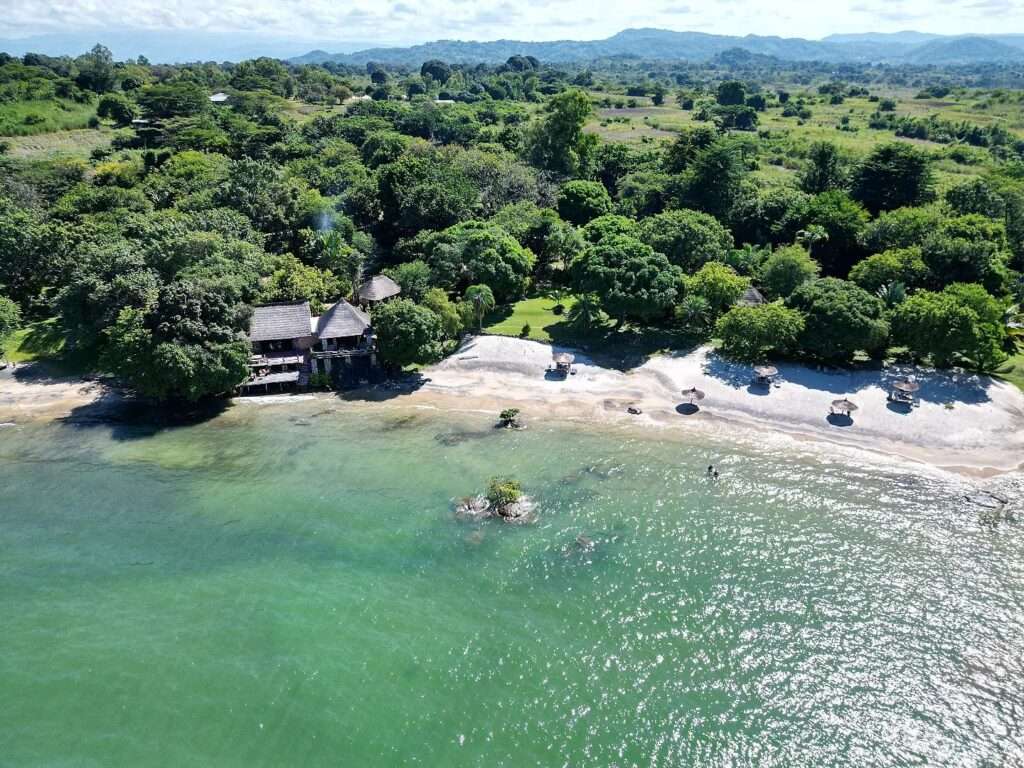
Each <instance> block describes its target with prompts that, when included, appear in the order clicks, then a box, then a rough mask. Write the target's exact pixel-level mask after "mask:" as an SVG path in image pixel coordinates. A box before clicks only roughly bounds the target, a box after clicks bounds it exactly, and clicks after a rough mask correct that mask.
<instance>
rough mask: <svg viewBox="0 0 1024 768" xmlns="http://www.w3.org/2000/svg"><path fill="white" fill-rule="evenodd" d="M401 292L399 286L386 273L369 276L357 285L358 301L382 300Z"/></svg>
mask: <svg viewBox="0 0 1024 768" xmlns="http://www.w3.org/2000/svg"><path fill="white" fill-rule="evenodd" d="M401 292H402V288H401V286H400V285H399V284H398V283H396V282H395V281H394V280H392V279H391V278H390V277H388V276H387V275H376V276H374V277H371V278H370V279H369V280H367V281H366V282H365V283H363V284H362V285H361V286H360V287H359V300H360V301H383V300H384V299H390V298H391V297H392V296H397V295H398V294H400V293H401Z"/></svg>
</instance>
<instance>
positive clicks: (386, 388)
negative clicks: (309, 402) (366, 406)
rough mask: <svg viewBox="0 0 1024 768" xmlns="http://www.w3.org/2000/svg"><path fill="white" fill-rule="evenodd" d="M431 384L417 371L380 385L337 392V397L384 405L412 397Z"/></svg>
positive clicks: (427, 378) (428, 379)
mask: <svg viewBox="0 0 1024 768" xmlns="http://www.w3.org/2000/svg"><path fill="white" fill-rule="evenodd" d="M429 383H430V378H429V377H427V376H424V375H423V374H422V373H420V372H419V371H416V372H415V373H407V374H403V375H402V376H401V377H399V378H395V379H388V380H386V381H382V382H380V383H379V384H373V385H368V386H363V387H355V388H352V389H342V390H338V391H336V392H335V395H336V396H337V398H338V399H339V400H351V401H356V402H367V403H384V402H387V401H389V400H395V399H397V398H399V397H402V396H403V395H411V394H412V393H413V392H417V391H418V390H420V389H421V388H422V387H423V386H425V385H426V384H429Z"/></svg>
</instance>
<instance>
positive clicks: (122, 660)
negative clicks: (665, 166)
mask: <svg viewBox="0 0 1024 768" xmlns="http://www.w3.org/2000/svg"><path fill="white" fill-rule="evenodd" d="M453 418H456V417H451V416H442V415H439V414H431V413H424V412H412V411H404V410H400V409H394V408H392V409H390V410H389V409H386V408H363V409H356V410H355V411H353V409H352V408H351V407H349V406H339V405H335V404H327V403H325V402H323V401H320V402H316V403H306V404H301V405H293V406H288V407H280V406H277V407H273V408H261V407H256V406H240V407H236V408H234V409H233V410H232V411H231V412H229V413H228V414H227V415H225V416H222V417H220V418H217V419H215V420H213V421H210V422H207V423H205V424H202V425H198V426H190V427H182V428H177V429H166V430H155V429H147V428H144V427H137V426H136V427H125V426H118V427H111V426H103V425H96V426H71V425H50V426H26V427H13V428H6V429H2V430H0V488H2V499H0V605H2V606H3V627H2V632H0V690H2V692H3V700H2V705H0V764H2V765H5V766H6V765H12V766H22V765H61V766H63V765H75V766H100V765H102V766H111V765H126V766H127V765H131V766H149V765H166V766H179V765H217V766H281V765H317V766H318V765H331V766H406V765H413V766H414V765H420V766H634V765H636V766H691V765H693V766H901V765H908V766H909V765H915V766H916V765H936V766H1008V765H1020V764H1022V761H1024V737H1022V725H1024V662H1022V653H1024V651H1022V649H1024V530H1022V526H1024V524H1022V523H1021V522H1020V521H1018V522H1012V521H1011V522H1003V523H1001V524H999V525H996V526H992V525H989V524H986V523H984V522H983V521H982V520H980V519H979V515H978V511H977V508H975V507H972V506H971V505H969V504H967V503H965V502H964V501H963V498H962V497H963V494H964V493H965V492H967V490H968V487H969V484H968V483H966V482H965V481H962V480H958V479H956V478H954V477H951V476H943V475H920V474H915V473H913V472H912V471H909V470H908V469H907V467H906V466H903V465H895V464H892V465H890V466H886V465H884V464H871V463H863V462H858V461H856V460H854V459H853V458H852V457H851V456H849V455H847V456H835V455H834V454H833V455H832V456H831V458H825V457H824V456H815V453H816V452H819V453H820V452H829V453H832V452H833V450H834V449H830V448H828V449H826V448H822V447H820V446H807V448H806V455H805V454H802V453H801V454H797V453H794V452H793V451H792V450H790V451H787V452H782V451H780V450H779V449H778V447H775V448H773V449H767V448H765V449H758V450H755V449H753V448H749V447H740V446H738V445H736V444H731V443H729V442H726V441H725V440H724V439H723V440H720V441H719V440H715V439H712V438H706V437H702V438H696V437H694V436H692V435H689V436H687V435H679V436H669V435H666V434H659V433H657V432H655V433H642V432H640V433H636V434H633V433H629V432H624V431H606V432H603V433H602V432H599V431H594V430H585V429H582V428H577V427H571V426H555V425H537V424H534V425H532V426H531V428H530V429H528V430H526V431H523V432H506V431H498V430H493V429H491V428H490V423H489V421H488V420H487V419H485V418H483V417H480V418H476V417H471V416H461V417H457V419H458V420H457V421H455V422H453V421H452V419H453ZM709 463H714V464H716V465H717V466H718V467H719V468H720V469H721V471H722V474H723V477H722V480H721V481H720V482H719V483H717V484H715V483H711V482H709V481H707V480H706V479H705V477H704V471H705V468H706V467H707V465H708V464H709ZM499 472H501V473H506V474H510V475H513V476H515V477H517V478H518V479H520V480H521V481H522V483H523V485H524V487H525V488H526V490H527V491H528V492H529V493H530V494H531V495H532V496H533V497H534V498H535V499H536V502H537V505H538V510H539V521H538V523H537V524H535V525H532V526H512V525H506V524H502V523H497V522H493V521H489V522H482V523H468V522H465V521H458V520H456V519H455V518H454V515H453V514H452V511H451V500H452V498H453V497H457V496H462V495H466V494H469V493H471V492H475V491H477V490H479V489H481V488H482V487H483V486H484V485H485V484H486V481H487V479H488V477H490V476H491V475H493V474H496V473H499ZM1002 483H1003V485H1004V486H1006V487H1007V488H1008V489H1009V490H1011V491H1013V492H1017V493H1020V492H1021V491H1022V488H1021V487H1020V484H1019V480H1018V481H1015V480H1004V481H1002ZM581 534H583V535H586V536H587V537H589V538H591V539H592V540H593V541H594V542H595V547H594V549H593V550H592V551H584V550H582V549H581V548H580V547H579V546H578V544H577V543H576V539H577V537H578V536H579V535H581Z"/></svg>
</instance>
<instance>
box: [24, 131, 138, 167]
mask: <svg viewBox="0 0 1024 768" xmlns="http://www.w3.org/2000/svg"><path fill="white" fill-rule="evenodd" d="M123 132H124V131H123V130H121V131H118V130H114V129H113V128H109V127H107V126H103V127H100V128H79V129H73V130H70V131H54V132H53V133H40V134H34V135H32V136H16V137H11V138H9V139H4V141H5V142H6V143H7V144H8V145H9V147H10V148H9V149H8V151H7V156H8V157H11V158H14V159H16V160H45V159H48V158H53V157H61V156H63V157H77V158H81V159H82V160H87V159H89V156H90V155H91V154H92V152H93V150H95V149H101V148H104V147H109V146H110V142H111V141H112V140H113V138H114V137H115V136H117V135H118V134H119V133H123Z"/></svg>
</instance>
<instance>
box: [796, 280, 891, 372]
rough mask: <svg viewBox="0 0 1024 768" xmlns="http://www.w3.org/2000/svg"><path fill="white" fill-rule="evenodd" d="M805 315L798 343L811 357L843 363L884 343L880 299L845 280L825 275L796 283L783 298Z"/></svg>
mask: <svg viewBox="0 0 1024 768" xmlns="http://www.w3.org/2000/svg"><path fill="white" fill-rule="evenodd" d="M786 304H787V305H788V306H789V307H790V308H791V309H796V310H798V311H800V312H801V313H802V314H803V315H804V318H805V321H806V324H805V327H804V332H803V333H802V334H800V346H801V348H802V349H803V350H804V351H805V352H807V353H808V354H809V355H810V356H812V357H814V358H817V359H821V360H826V361H831V362H837V363H845V362H847V361H849V360H850V358H851V357H853V354H854V353H855V352H857V351H860V350H864V351H866V352H874V351H877V350H878V349H880V348H882V347H883V346H884V345H885V342H886V340H887V339H888V336H889V325H888V323H887V322H886V321H885V319H884V316H883V314H884V306H883V304H882V302H881V300H880V299H878V298H877V297H876V296H872V295H871V294H870V293H868V292H867V291H865V290H864V289H863V288H861V287H859V286H857V285H855V284H854V283H850V282H847V281H846V280H839V279H838V278H834V277H824V278H820V279H818V280H811V281H808V282H806V283H803V284H801V285H799V286H797V288H796V290H795V291H793V293H792V294H791V295H790V297H789V298H788V299H787V300H786Z"/></svg>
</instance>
